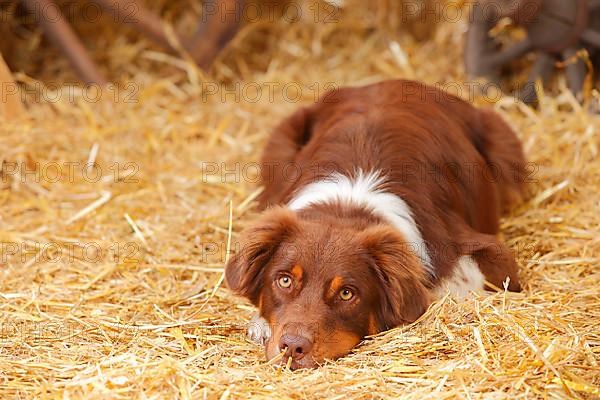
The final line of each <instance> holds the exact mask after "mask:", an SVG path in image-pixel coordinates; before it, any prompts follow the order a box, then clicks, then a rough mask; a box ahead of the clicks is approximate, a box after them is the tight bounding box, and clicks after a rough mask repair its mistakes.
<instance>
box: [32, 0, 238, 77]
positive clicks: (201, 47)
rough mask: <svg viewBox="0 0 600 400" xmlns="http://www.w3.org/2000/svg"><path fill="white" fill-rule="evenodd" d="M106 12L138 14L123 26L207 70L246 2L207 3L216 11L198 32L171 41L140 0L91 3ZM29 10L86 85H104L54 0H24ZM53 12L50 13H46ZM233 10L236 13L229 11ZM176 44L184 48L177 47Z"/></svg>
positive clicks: (232, 31) (207, 7)
mask: <svg viewBox="0 0 600 400" xmlns="http://www.w3.org/2000/svg"><path fill="white" fill-rule="evenodd" d="M92 1H94V2H95V3H97V4H98V5H100V6H101V7H103V8H104V9H105V10H108V11H109V12H115V10H117V11H118V10H127V9H129V10H131V7H134V8H135V9H134V11H135V13H134V14H133V15H132V16H131V17H130V18H123V20H122V21H120V22H121V23H124V24H127V25H130V26H131V27H133V28H134V29H136V30H138V31H139V32H141V33H142V34H144V35H146V36H147V37H149V38H150V39H152V40H153V41H154V42H156V43H158V44H159V45H161V46H163V47H165V48H166V49H168V50H169V51H171V52H173V53H178V52H181V51H182V50H184V51H186V52H187V53H188V54H189V55H190V56H191V57H192V59H193V60H194V61H195V62H196V63H197V64H198V65H199V66H200V67H201V68H204V69H208V68H209V67H210V65H211V64H212V62H213V61H214V59H215V58H216V57H217V55H218V54H219V51H220V50H221V49H222V48H223V47H225V46H226V45H227V43H228V42H229V41H230V40H231V39H232V38H233V36H234V35H235V33H236V32H237V30H238V29H239V25H240V22H241V16H240V15H239V14H240V13H241V11H242V10H243V7H244V5H245V3H246V0H205V1H204V3H203V9H204V10H213V11H214V12H212V13H210V14H209V15H203V16H202V17H201V19H200V22H199V24H198V28H197V30H196V32H195V33H194V34H193V35H192V37H191V38H189V39H187V40H186V39H182V38H179V37H177V35H176V37H174V38H172V39H171V40H169V37H168V34H167V32H166V31H165V26H164V24H163V22H162V20H161V19H160V17H159V16H158V15H156V14H154V13H153V12H152V11H150V10H149V9H147V8H146V7H145V6H144V5H143V4H142V2H141V1H137V0H92ZM22 2H23V4H24V5H25V6H26V7H27V9H28V10H29V11H30V12H32V13H34V14H36V15H37V16H38V18H37V20H39V22H40V25H41V27H42V29H43V30H44V34H45V35H46V36H47V37H48V39H49V40H50V41H51V42H52V43H53V44H54V45H55V46H57V47H58V48H59V49H60V50H61V51H62V52H63V53H64V55H65V56H66V57H67V58H68V59H69V61H70V63H71V65H72V66H73V68H74V69H75V70H76V71H77V73H78V75H79V76H80V77H81V79H82V80H83V81H85V82H86V83H96V84H100V85H104V84H106V83H107V80H106V79H105V78H104V76H103V75H102V73H101V72H100V71H99V70H98V68H97V66H96V65H95V64H94V62H93V61H92V59H91V57H90V56H89V54H88V52H87V50H86V49H85V47H84V46H83V44H82V43H81V41H80V40H79V38H78V37H77V35H76V33H75V32H74V31H73V29H71V26H70V25H69V23H68V22H67V20H66V19H65V18H64V16H63V15H62V14H61V13H60V9H59V7H58V5H57V4H56V3H55V2H54V0H22ZM49 9H52V10H53V12H52V13H49V12H47V10H49ZM230 11H233V12H230ZM177 44H180V45H181V48H177V47H178V46H177Z"/></svg>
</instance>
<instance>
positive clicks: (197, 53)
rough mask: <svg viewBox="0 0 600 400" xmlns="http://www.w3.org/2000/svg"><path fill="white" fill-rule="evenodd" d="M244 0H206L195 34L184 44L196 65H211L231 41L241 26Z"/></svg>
mask: <svg viewBox="0 0 600 400" xmlns="http://www.w3.org/2000/svg"><path fill="white" fill-rule="evenodd" d="M245 5H246V0H206V1H204V2H203V3H202V9H203V13H202V17H201V21H200V24H199V25H198V28H197V29H196V32H194V34H193V35H192V37H191V38H190V39H188V40H187V42H186V43H185V47H186V49H187V51H188V52H189V53H190V55H191V56H192V58H193V59H194V61H195V62H196V64H198V65H199V66H200V67H201V68H203V69H205V70H206V69H208V68H210V66H211V65H212V63H213V61H214V60H215V58H217V56H218V54H219V52H220V51H221V50H222V49H223V47H225V46H226V45H227V43H229V42H230V41H231V39H233V37H234V36H235V34H236V33H237V31H238V29H239V28H240V25H241V22H242V21H241V19H242V17H243V11H244V6H245Z"/></svg>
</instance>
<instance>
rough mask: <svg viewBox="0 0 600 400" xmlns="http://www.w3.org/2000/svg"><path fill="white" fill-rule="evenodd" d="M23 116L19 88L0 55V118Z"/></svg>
mask: <svg viewBox="0 0 600 400" xmlns="http://www.w3.org/2000/svg"><path fill="white" fill-rule="evenodd" d="M21 114H23V103H21V99H20V91H19V87H18V86H17V84H16V83H15V81H14V79H13V77H12V74H11V73H10V70H9V69H8V67H7V66H6V63H5V62H4V59H3V58H2V54H0V117H4V118H7V119H8V118H15V117H18V116H19V115H21Z"/></svg>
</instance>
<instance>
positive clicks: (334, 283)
mask: <svg viewBox="0 0 600 400" xmlns="http://www.w3.org/2000/svg"><path fill="white" fill-rule="evenodd" d="M343 283H344V282H343V280H342V277H341V276H336V277H335V278H333V279H332V280H331V284H330V285H329V287H330V288H331V291H332V292H334V293H336V292H338V291H339V290H340V289H341V288H342V284H343Z"/></svg>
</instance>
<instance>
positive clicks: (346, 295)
mask: <svg viewBox="0 0 600 400" xmlns="http://www.w3.org/2000/svg"><path fill="white" fill-rule="evenodd" d="M353 297H354V293H353V292H352V290H350V289H342V290H340V299H342V300H344V301H348V300H352V298H353Z"/></svg>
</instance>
